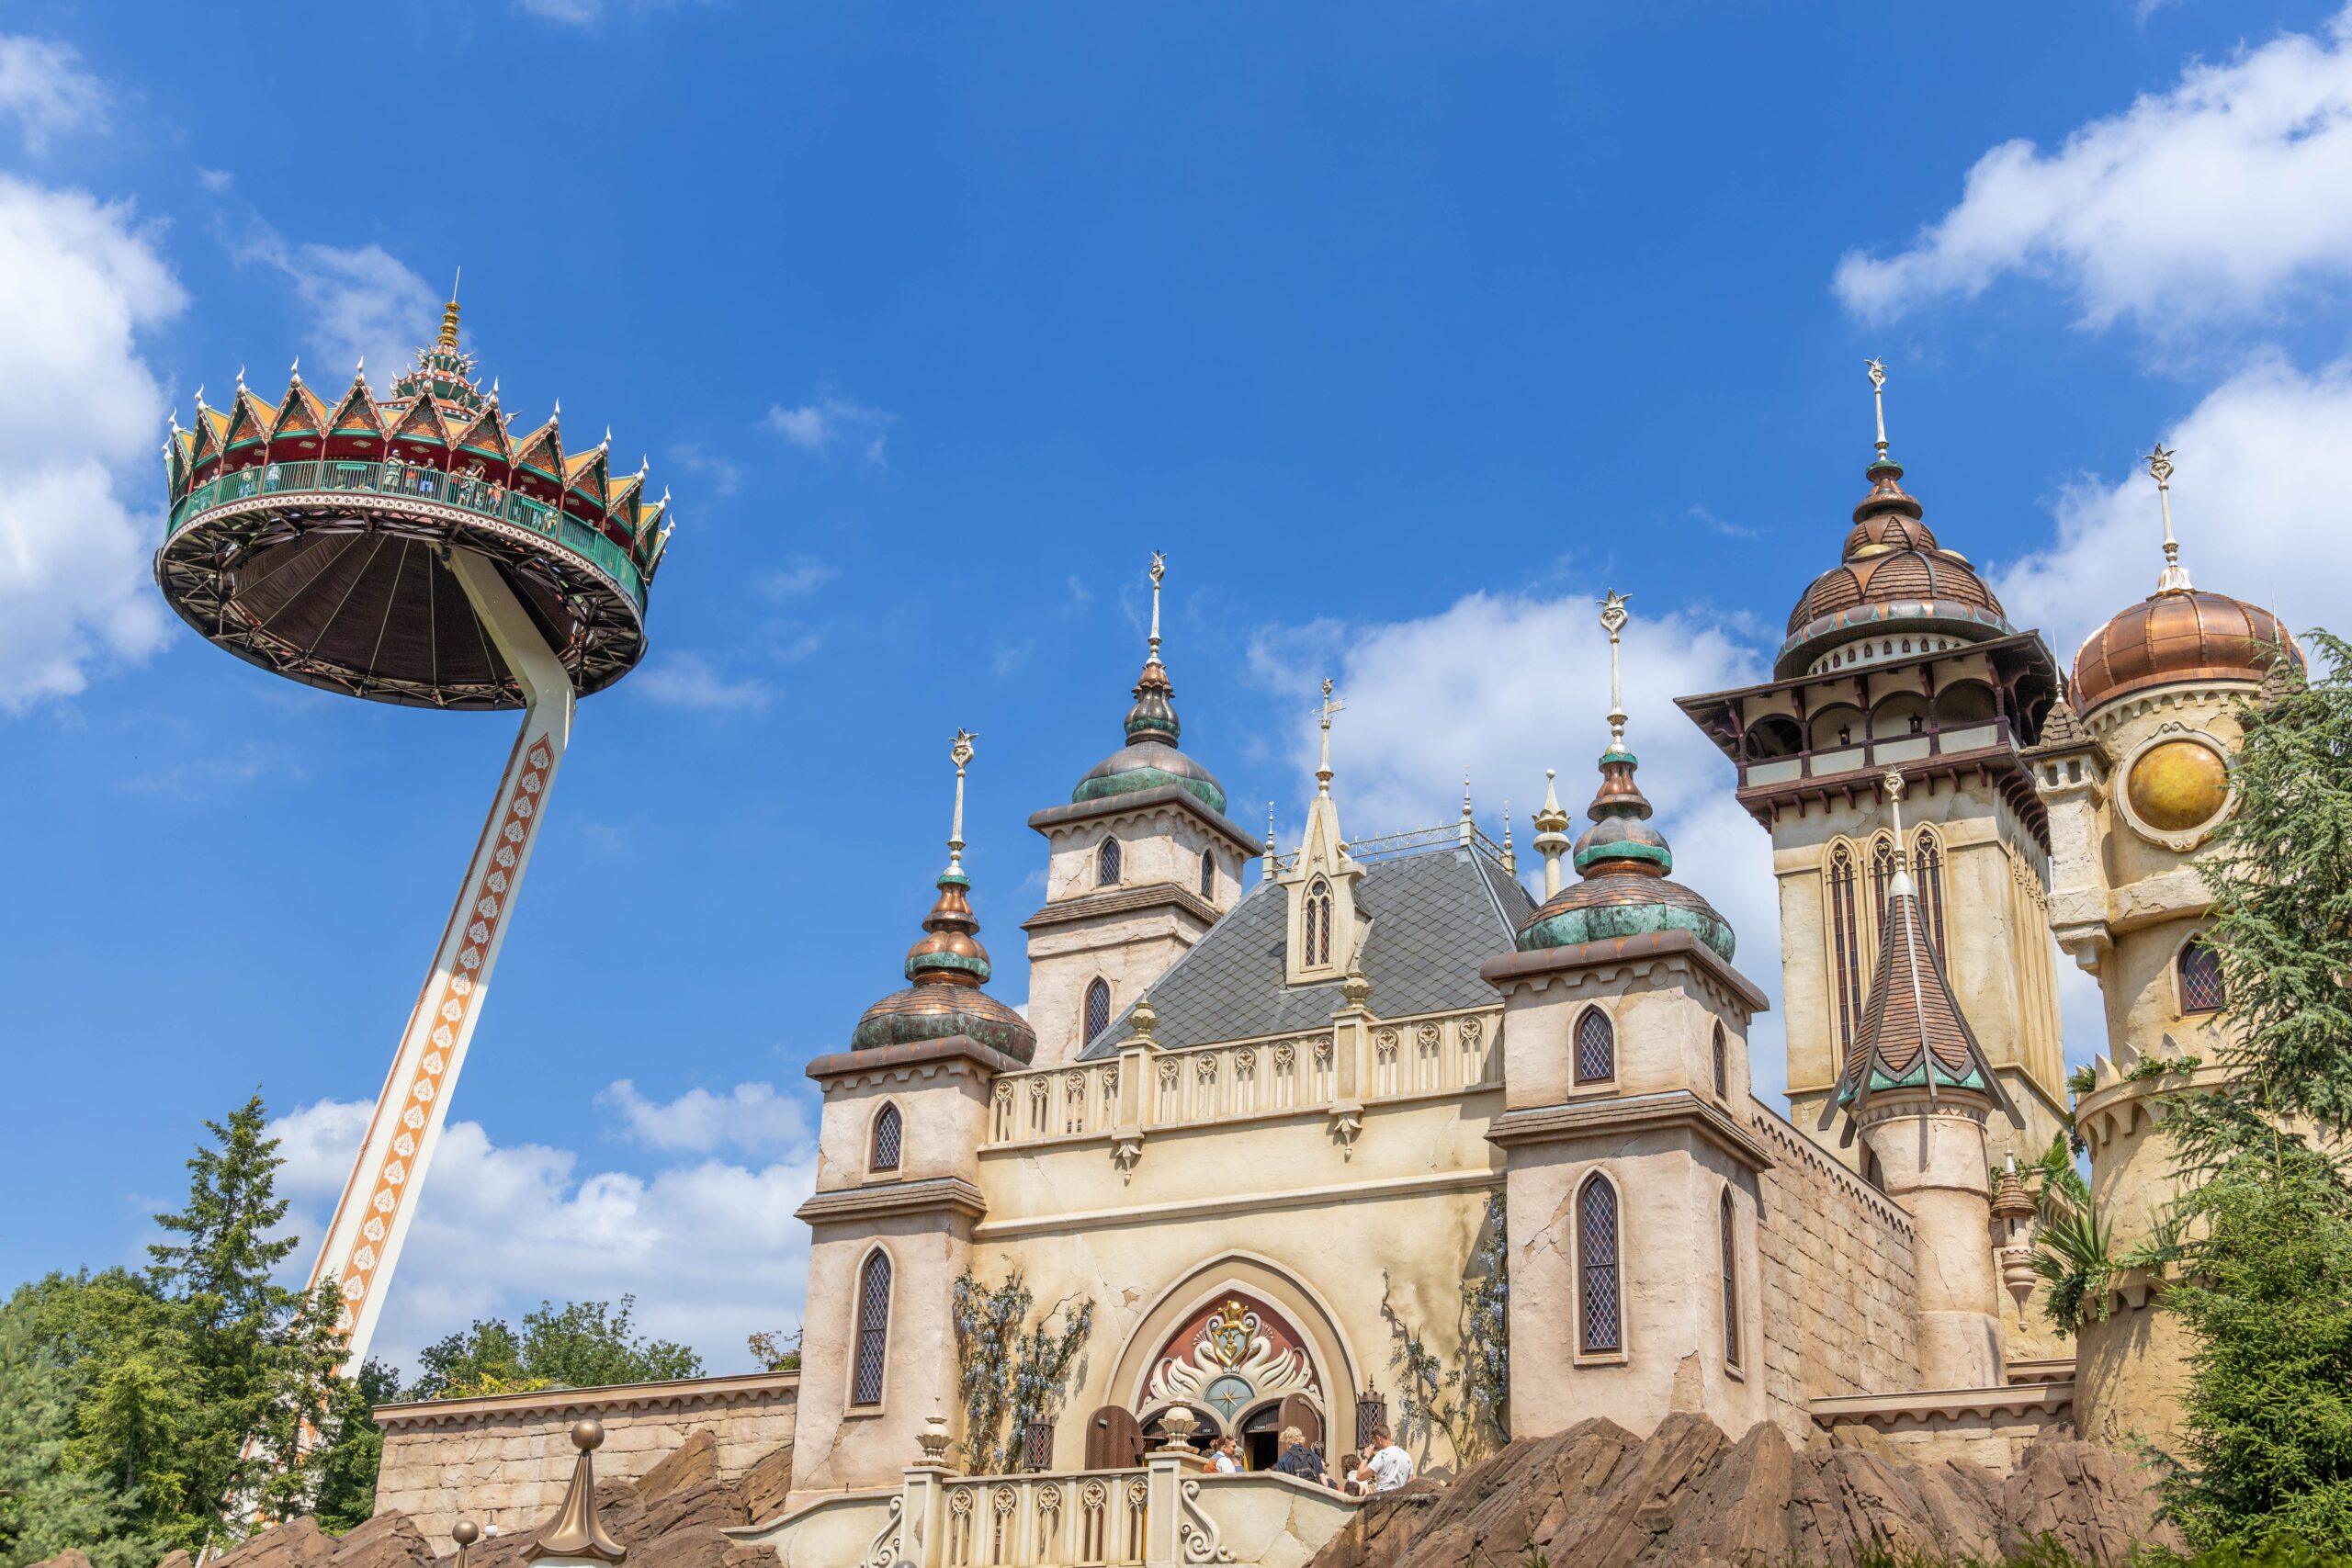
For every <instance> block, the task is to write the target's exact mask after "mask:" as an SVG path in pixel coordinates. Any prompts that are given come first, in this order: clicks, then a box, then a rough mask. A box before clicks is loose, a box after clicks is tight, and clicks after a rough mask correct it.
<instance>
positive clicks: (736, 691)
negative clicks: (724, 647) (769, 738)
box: [630, 653, 775, 713]
mask: <svg viewBox="0 0 2352 1568" xmlns="http://www.w3.org/2000/svg"><path fill="white" fill-rule="evenodd" d="M630 684H631V686H632V687H633V689H634V690H635V691H636V692H637V694H638V695H639V696H641V697H650V698H651V699H652V700H653V701H655V702H657V703H661V704H662V705H664V706H667V707H677V708H695V709H699V710H701V711H703V712H706V713H729V712H744V711H749V712H752V713H757V712H758V711H759V710H760V709H762V708H764V707H766V706H767V705H768V703H769V702H770V701H771V700H772V699H773V698H774V697H775V692H774V691H773V690H771V689H770V688H769V687H768V685H767V684H766V683H765V682H761V681H754V680H752V679H750V678H749V677H745V678H744V679H741V680H730V679H729V678H728V677H726V676H724V675H721V674H720V673H719V672H718V670H716V669H715V668H713V667H712V665H711V662H710V660H707V659H705V658H704V657H703V656H702V655H701V654H699V653H671V654H663V655H660V656H658V657H656V658H655V659H653V660H650V662H648V663H647V664H646V666H645V667H644V668H643V669H641V670H639V671H638V672H637V679H636V680H635V681H634V682H631V683H630Z"/></svg>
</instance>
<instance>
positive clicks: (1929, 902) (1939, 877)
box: [1911, 828, 1946, 958]
mask: <svg viewBox="0 0 2352 1568" xmlns="http://www.w3.org/2000/svg"><path fill="white" fill-rule="evenodd" d="M1911 863H1912V864H1913V865H1914V866H1915V867H1917V870H1918V873H1919V876H1918V882H1919V908H1920V909H1921V911H1922V912H1923V913H1924V914H1925V915H1926V917H1927V924H1928V945H1929V946H1930V947H1933V948H1934V949H1935V950H1936V956H1937V957H1938V958H1942V957H1944V956H1945V955H1946V950H1945V948H1944V852H1943V846H1942V845H1941V844H1940V843H1939V842H1937V840H1936V830H1935V829H1932V828H1922V829H1919V831H1918V832H1917V834H1916V835H1914V836H1913V838H1912V840H1911Z"/></svg>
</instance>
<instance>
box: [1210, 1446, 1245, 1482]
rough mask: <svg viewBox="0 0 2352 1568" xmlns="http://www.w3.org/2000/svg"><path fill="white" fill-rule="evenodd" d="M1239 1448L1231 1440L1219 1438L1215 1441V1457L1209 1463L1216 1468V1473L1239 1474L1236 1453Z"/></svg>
mask: <svg viewBox="0 0 2352 1568" xmlns="http://www.w3.org/2000/svg"><path fill="white" fill-rule="evenodd" d="M1240 1447H1241V1445H1240V1444H1239V1443H1238V1442H1237V1441H1236V1440H1234V1439H1233V1438H1219V1439H1218V1440H1217V1445H1216V1453H1215V1456H1214V1457H1213V1458H1212V1459H1211V1460H1210V1461H1209V1462H1210V1463H1212V1464H1214V1465H1215V1466H1216V1472H1217V1473H1218V1474H1219V1475H1238V1474H1240V1473H1241V1458H1240V1455H1239V1453H1238V1450H1239V1449H1240Z"/></svg>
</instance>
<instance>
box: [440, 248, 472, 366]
mask: <svg viewBox="0 0 2352 1568" xmlns="http://www.w3.org/2000/svg"><path fill="white" fill-rule="evenodd" d="M464 276H466V269H465V268H464V267H459V268H458V276H456V277H453V278H451V279H450V280H449V302H448V303H447V304H446V305H444V306H442V307H441V336H440V338H439V339H438V340H437V343H436V345H435V346H437V347H440V348H445V349H447V350H448V351H449V352H450V353H452V354H455V353H456V352H457V350H458V282H459V280H460V279H462V278H464Z"/></svg>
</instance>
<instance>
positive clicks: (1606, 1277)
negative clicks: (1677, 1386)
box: [1577, 1170, 1625, 1355]
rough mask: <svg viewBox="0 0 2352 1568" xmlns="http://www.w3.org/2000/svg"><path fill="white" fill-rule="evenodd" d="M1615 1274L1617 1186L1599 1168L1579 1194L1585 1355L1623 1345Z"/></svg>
mask: <svg viewBox="0 0 2352 1568" xmlns="http://www.w3.org/2000/svg"><path fill="white" fill-rule="evenodd" d="M1622 1298H1623V1292H1622V1291H1621V1290H1620V1288H1619V1282H1618V1274H1617V1189H1615V1188H1614V1187H1611V1185H1609V1179H1608V1178H1607V1177H1605V1176H1603V1175H1601V1174H1600V1172H1599V1171H1597V1170H1596V1171H1594V1172H1593V1173H1592V1174H1591V1175H1590V1176H1589V1177H1587V1178H1585V1183H1584V1190H1582V1191H1581V1192H1578V1193H1577V1344H1578V1345H1580V1346H1581V1347H1582V1348H1584V1351H1585V1353H1586V1354H1588V1355H1590V1354H1592V1353H1594V1352H1596V1351H1610V1350H1622V1349H1623V1348H1625V1333H1624V1324H1623V1312H1622V1310H1621V1308H1622V1305H1623V1301H1622Z"/></svg>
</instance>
